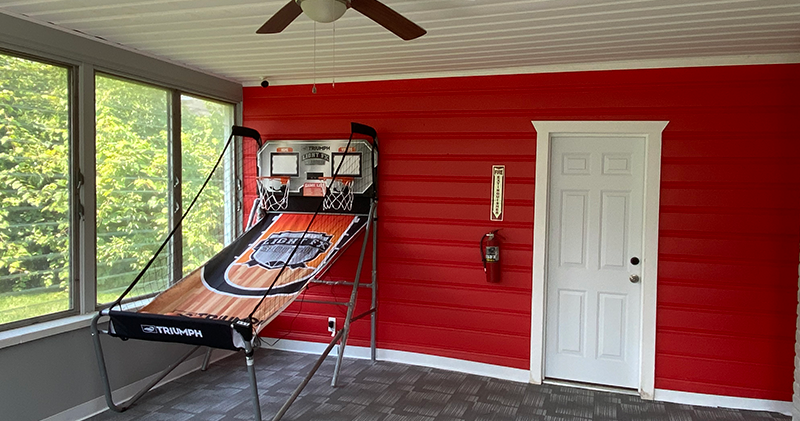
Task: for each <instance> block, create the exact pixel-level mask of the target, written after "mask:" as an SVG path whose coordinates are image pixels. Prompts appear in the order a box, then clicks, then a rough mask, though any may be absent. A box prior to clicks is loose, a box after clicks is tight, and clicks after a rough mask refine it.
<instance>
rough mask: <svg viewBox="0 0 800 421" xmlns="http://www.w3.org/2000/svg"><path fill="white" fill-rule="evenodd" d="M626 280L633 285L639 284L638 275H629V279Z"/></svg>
mask: <svg viewBox="0 0 800 421" xmlns="http://www.w3.org/2000/svg"><path fill="white" fill-rule="evenodd" d="M628 279H630V281H631V282H633V283H634V284H635V283H638V282H639V275H631V277H630V278H628Z"/></svg>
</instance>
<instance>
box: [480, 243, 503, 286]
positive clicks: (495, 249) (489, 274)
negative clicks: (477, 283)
mask: <svg viewBox="0 0 800 421" xmlns="http://www.w3.org/2000/svg"><path fill="white" fill-rule="evenodd" d="M497 231H500V230H494V231H491V232H487V233H486V234H483V237H481V260H482V261H483V271H484V272H485V273H486V282H489V283H497V282H500V236H499V235H497Z"/></svg>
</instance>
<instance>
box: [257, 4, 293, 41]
mask: <svg viewBox="0 0 800 421" xmlns="http://www.w3.org/2000/svg"><path fill="white" fill-rule="evenodd" d="M301 13H303V9H301V8H300V5H298V4H297V2H295V1H294V0H289V3H287V4H286V6H283V7H282V8H281V10H278V13H275V14H274V15H273V16H272V17H271V18H269V20H268V21H267V22H266V23H265V24H263V25H261V27H260V28H258V30H257V31H256V33H257V34H277V33H278V32H281V31H283V30H284V29H286V27H287V26H289V24H290V23H292V21H294V20H295V19H297V17H298V16H300V14H301Z"/></svg>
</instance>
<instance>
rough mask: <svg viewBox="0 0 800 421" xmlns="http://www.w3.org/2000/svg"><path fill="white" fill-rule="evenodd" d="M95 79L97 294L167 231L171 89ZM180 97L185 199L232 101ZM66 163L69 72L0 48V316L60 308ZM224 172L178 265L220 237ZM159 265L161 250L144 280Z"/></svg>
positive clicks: (191, 263)
mask: <svg viewBox="0 0 800 421" xmlns="http://www.w3.org/2000/svg"><path fill="white" fill-rule="evenodd" d="M96 85H97V86H96V110H97V111H96V133H97V135H96V170H97V176H96V180H95V181H96V183H97V202H96V203H97V283H98V302H101V303H102V302H108V301H111V300H113V299H115V298H116V297H117V296H118V295H119V293H120V292H121V290H122V289H124V288H125V287H127V286H128V285H129V284H130V283H131V281H132V280H133V279H134V277H135V276H136V274H137V273H138V272H139V271H140V270H141V269H142V268H143V267H144V265H145V264H146V262H147V261H148V260H149V259H150V258H151V256H152V255H153V253H154V252H155V250H156V249H157V248H158V246H159V245H160V244H161V242H162V241H163V239H164V238H165V236H166V235H167V233H168V232H169V212H170V209H169V205H168V204H169V196H168V188H169V181H168V179H169V177H168V162H169V156H168V133H169V108H168V104H169V101H168V99H169V92H168V91H166V90H164V89H159V88H155V87H152V86H148V85H143V84H138V83H132V82H129V81H125V80H121V79H116V78H113V77H106V76H98V77H97V78H96ZM182 103H183V104H182V105H183V111H182V114H183V118H182V130H183V136H182V137H183V141H182V148H183V154H182V160H183V168H182V171H183V178H184V185H183V196H184V197H183V199H182V203H183V204H184V207H185V206H188V204H189V202H190V201H191V199H192V198H193V197H194V195H195V194H196V192H197V190H198V189H199V188H200V186H201V185H202V182H203V181H204V180H205V177H206V176H207V174H208V172H209V171H210V170H211V168H212V167H213V164H214V163H215V162H216V159H217V157H218V155H219V153H220V152H221V149H222V147H223V146H224V141H225V139H226V138H225V133H224V131H225V129H226V128H227V127H230V124H231V121H232V119H231V113H232V107H231V106H228V105H223V104H217V103H213V102H209V101H202V100H198V99H194V98H189V97H185V100H184V101H182ZM69 162H70V148H69V94H68V71H67V70H66V69H65V68H61V67H57V66H50V65H45V64H42V63H38V62H34V61H30V60H23V59H19V58H15V57H11V56H6V55H3V54H0V244H2V247H0V324H2V323H6V322H9V321H13V320H20V319H24V318H28V317H33V316H37V315H40V314H47V313H51V312H54V311H60V310H65V309H67V308H69V294H68V289H69V274H70V270H69V268H70V267H69V264H70V261H69V256H70V243H69V241H70V203H69V201H70V197H69V176H68V175H69V172H70V164H69ZM229 166H230V162H229V163H228V167H229ZM223 175H224V168H221V170H220V171H219V172H218V174H217V176H215V178H214V180H213V181H212V183H211V184H210V185H209V186H208V187H207V188H206V192H205V193H204V194H203V196H202V197H201V200H200V201H199V202H198V204H197V205H196V208H195V210H193V211H192V215H190V216H189V218H188V219H187V221H185V223H184V227H183V237H184V267H185V268H186V269H193V268H194V267H196V266H198V265H199V264H201V263H202V262H203V261H205V260H206V259H208V258H209V257H211V256H212V255H213V254H214V253H216V252H218V251H219V250H220V249H221V248H222V246H223V244H224V242H225V239H224V235H223V234H222V233H223V232H224V226H225V224H226V223H229V221H226V217H225V215H224V213H225V201H226V193H225V184H224V179H223V178H224V177H223ZM167 251H169V248H168V249H167ZM167 268H168V256H167V255H166V253H165V254H164V255H163V256H159V259H158V260H157V262H156V264H155V265H154V268H153V269H152V270H151V271H148V272H152V273H151V274H150V276H149V278H150V279H149V280H151V281H155V282H156V283H157V284H158V285H159V286H160V287H163V286H164V285H165V284H166V282H167V280H168V277H169V271H168V269H167Z"/></svg>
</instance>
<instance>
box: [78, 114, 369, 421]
mask: <svg viewBox="0 0 800 421" xmlns="http://www.w3.org/2000/svg"><path fill="white" fill-rule="evenodd" d="M237 129H238V130H237ZM353 133H360V134H363V135H366V136H368V137H371V138H372V139H371V140H372V143H371V144H370V143H366V142H364V141H363V140H362V141H361V143H359V142H356V143H354V142H353V134H351V137H350V140H348V141H321V142H309V141H296V142H288V141H282V142H278V144H279V145H278V146H275V142H272V143H270V142H268V143H267V144H265V145H261V144H260V142H259V146H260V149H259V155H258V160H259V162H258V171H259V175H258V179H259V180H260V181H259V198H258V199H257V200H256V201H255V203H254V206H253V212H251V215H250V222H249V227H248V229H247V230H246V231H245V232H244V233H243V234H242V235H241V236H239V237H238V238H237V239H235V240H234V241H233V242H231V243H230V244H229V245H228V246H226V247H225V248H224V249H223V250H222V251H220V252H219V253H217V254H216V255H215V256H214V257H212V258H211V259H210V260H209V261H207V262H206V263H205V264H203V265H202V266H200V267H199V268H197V269H195V270H193V271H191V272H190V273H189V274H188V275H186V276H185V277H183V278H182V279H180V280H179V281H177V282H174V283H171V284H169V285H168V286H167V287H165V288H163V289H162V290H161V291H157V292H150V293H142V291H140V289H137V284H139V283H140V282H143V281H142V279H144V278H145V273H146V272H147V270H148V268H149V267H151V266H152V265H153V262H154V261H155V260H156V257H155V256H154V258H153V259H151V260H150V262H148V264H147V265H146V266H145V269H144V270H143V271H142V272H141V273H140V274H139V275H138V276H137V278H136V279H135V280H134V281H133V283H132V284H131V285H130V286H129V287H128V288H127V289H126V291H125V292H124V293H123V294H122V295H121V296H120V298H118V299H117V301H116V302H114V304H112V305H111V307H109V308H107V309H104V310H102V311H100V312H99V313H98V314H97V315H96V316H95V318H94V319H93V321H92V336H93V339H94V344H95V351H96V354H97V359H98V366H99V368H100V374H101V378H102V381H103V383H104V385H103V386H104V391H105V394H106V403H107V404H108V406H109V408H110V409H112V410H114V411H117V412H122V411H124V410H126V409H127V408H129V407H130V406H131V405H133V404H134V403H135V402H136V401H137V400H138V399H139V398H141V397H142V396H143V395H144V394H145V393H146V392H147V391H148V390H149V389H151V388H152V387H153V386H155V384H157V383H158V382H159V381H161V380H162V379H163V378H164V377H166V375H167V374H169V372H171V371H172V370H173V369H174V368H176V367H177V366H178V365H179V364H180V363H181V362H183V361H184V360H185V359H187V358H188V357H189V356H190V355H191V354H192V353H193V352H194V351H196V350H197V348H198V347H200V346H207V347H209V351H208V353H207V354H206V360H205V362H204V364H203V367H204V368H205V366H206V365H207V363H208V359H209V356H210V352H211V349H212V348H216V349H226V350H234V351H240V350H241V351H244V354H245V357H246V359H247V368H248V373H249V376H250V384H251V389H252V396H253V405H254V406H253V408H254V413H255V417H256V419H257V420H261V409H260V403H259V399H258V391H257V382H256V378H255V370H254V367H253V350H254V348H256V347H257V346H258V333H259V332H260V331H261V330H262V329H263V328H264V327H265V326H267V325H268V324H269V323H270V322H271V321H272V320H274V319H275V318H276V317H277V316H278V315H279V314H280V313H281V312H282V311H283V310H285V309H286V308H287V307H288V306H289V305H290V304H291V303H292V302H293V301H294V300H295V299H296V298H297V297H298V296H299V295H300V294H301V293H302V292H303V291H304V290H305V289H306V288H307V287H308V285H309V283H312V282H320V281H319V278H320V277H321V276H322V275H323V274H324V273H325V271H326V270H327V269H328V268H329V267H330V266H331V265H332V264H333V263H334V262H335V261H336V259H337V258H338V257H339V256H340V255H341V254H342V252H343V251H344V250H345V249H346V248H348V247H349V246H350V245H351V244H352V243H353V242H354V240H355V239H356V238H357V237H358V236H359V235H360V234H361V233H362V232H363V234H364V235H363V241H362V244H361V254H360V258H359V261H358V267H357V268H356V271H355V276H354V280H353V281H352V282H338V283H344V284H346V285H350V286H352V288H353V289H352V293H351V296H350V301H349V302H346V303H343V302H325V303H328V304H337V305H341V304H345V305H346V306H347V309H348V311H347V317H346V318H345V322H344V327H343V329H341V330H340V331H338V332H336V333H335V335H334V338H333V340H332V341H331V342H330V344H329V346H328V347H327V349H326V351H325V352H324V353H323V355H322V356H321V357H320V359H319V360H318V362H317V364H316V365H315V366H314V368H313V369H312V370H311V372H310V373H309V374H308V376H307V377H306V379H305V380H304V381H303V383H301V384H300V386H298V388H297V389H296V390H295V393H293V394H292V396H291V397H290V399H289V400H288V401H287V402H286V404H284V406H283V408H281V410H280V411H279V412H278V414H276V415H275V417H274V418H273V419H274V420H278V419H280V418H281V417H282V416H283V414H285V412H286V411H287V410H288V408H289V406H290V405H291V404H292V402H293V401H294V400H295V399H296V398H297V397H298V396H299V394H300V392H301V391H302V390H303V388H304V387H305V385H306V384H307V383H308V381H309V380H310V379H311V377H312V376H313V375H314V373H315V372H316V370H317V369H318V368H319V366H320V365H321V363H322V361H323V360H324V358H325V357H327V355H328V354H329V353H330V351H331V350H332V349H333V346H334V345H335V344H336V343H337V342H338V343H340V351H339V355H338V359H337V362H336V366H335V368H334V375H333V382H332V385H334V386H335V385H336V382H337V379H338V373H339V370H340V366H341V362H342V355H343V353H344V347H345V346H346V342H347V337H348V334H349V330H350V324H351V323H352V322H353V321H355V320H358V319H360V318H362V317H365V316H368V315H369V316H371V319H372V329H371V332H372V336H373V337H372V339H371V348H372V356H373V360H374V357H375V351H374V350H375V341H374V332H375V309H376V303H375V299H376V295H375V287H376V280H375V271H374V270H373V278H372V282H371V284H369V285H366V286H368V287H370V288H372V297H373V301H372V306H371V308H370V310H369V311H367V312H365V313H363V314H361V315H354V313H353V311H354V309H355V304H356V299H357V295H358V289H359V287H363V286H365V285H360V284H359V278H360V275H361V269H362V267H363V262H364V257H365V255H366V251H367V247H366V245H367V242H368V240H369V239H370V234H372V241H373V250H372V252H373V256H372V257H373V265H374V262H375V251H376V250H375V240H376V231H375V229H374V228H375V227H374V224H375V212H376V205H377V198H376V194H375V191H376V189H375V186H374V178H375V176H376V165H375V162H376V152H377V151H376V149H377V143H376V136H375V132H374V130H373V129H371V128H369V127H367V126H361V125H357V124H355V123H354V124H353ZM242 134H243V135H244V136H249V137H253V138H254V139H256V137H257V136H258V133H257V132H255V131H250V129H245V128H237V127H234V130H233V133H232V135H231V138H230V139H229V140H228V144H230V141H231V139H232V138H233V136H234V135H242ZM257 141H258V139H257ZM287 142H288V143H287ZM341 142H345V143H344V144H343V146H337V145H338V144H339V143H341ZM287 144H288V145H292V146H286V145H287ZM354 144H361V145H362V146H363V145H366V148H359V147H356V146H353V145H354ZM373 145H374V148H373ZM324 147H325V148H328V149H324ZM226 148H227V146H226ZM293 148H297V149H298V150H302V149H303V148H307V149H309V148H310V150H313V154H312V155H306V156H307V157H311V159H309V161H311V162H307V163H305V164H304V163H303V162H302V161H301V155H300V153H296V154H295V153H294V152H291V154H293V155H291V156H294V157H296V159H297V161H296V162H289V161H287V157H289V155H288V154H287V152H286V151H287V150H292V151H293V150H294V149H293ZM325 150H328V151H330V152H329V154H330V155H328V156H327V159H326V157H325V156H324V153H325V152H324V151H325ZM223 153H224V151H223ZM366 153H368V154H369V156H368V157H365V154H366ZM337 154H338V155H339V156H338V158H337ZM351 154H352V155H353V156H355V157H356V158H354V159H353V158H350V157H349V155H351ZM367 158H368V159H367ZM290 159H294V158H291V157H290ZM312 160H313V161H312ZM218 163H219V161H218ZM363 163H366V164H367V165H362V164H363ZM320 165H328V167H321V166H320ZM348 165H349V166H350V168H349V169H348ZM353 166H357V167H358V168H357V170H358V171H356V170H355V169H353ZM343 167H344V171H345V172H347V173H348V174H349V175H348V176H347V177H343V178H344V179H345V181H344V182H342V181H339V182H338V183H337V177H339V175H338V174H339V173H340V172H341V171H342V168H343ZM365 167H366V168H365ZM215 168H216V167H215ZM326 168H327V169H328V171H329V174H325V173H326V171H325V169H326ZM276 170H277V171H276ZM281 171H284V172H286V171H291V172H292V174H291V175H286V174H280V172H281ZM276 172H278V173H279V174H277V175H276V174H275V173H276ZM212 173H213V171H212ZM308 174H311V175H312V177H313V178H311V179H308V178H304V177H308ZM209 178H210V175H209ZM357 179H358V180H357ZM320 180H323V181H320ZM325 180H327V181H325ZM355 186H358V187H357V188H354V187H355ZM304 190H305V191H304ZM201 191H202V190H201ZM198 196H199V193H198ZM292 199H296V200H292ZM195 200H196V198H195ZM293 202H294V203H293ZM192 204H194V202H193V203H192ZM191 207H192V206H191V205H190V206H189V209H188V210H187V211H186V214H184V216H183V218H185V217H186V215H187V214H189V213H190V212H191ZM364 211H366V212H364ZM183 218H182V219H181V220H183ZM172 234H174V232H173V233H171V234H170V235H169V236H168V237H167V239H166V240H165V242H164V244H162V248H161V249H160V250H159V252H161V251H162V249H163V248H164V247H165V246H166V245H167V244H168V242H169V240H170V238H171V237H172ZM159 252H157V253H156V255H158V253H159ZM373 268H374V266H373ZM106 318H107V319H108V329H107V330H102V329H100V328H99V321H100V320H101V319H102V320H104V321H105V320H106ZM101 333H102V334H107V335H110V336H113V337H117V338H122V339H139V340H146V341H158V342H177V343H184V344H190V345H195V347H194V348H192V349H191V350H190V351H189V352H187V353H186V354H185V355H184V356H183V357H182V358H181V359H179V360H178V361H177V362H175V363H174V364H172V365H170V366H169V367H167V369H165V370H164V371H163V372H162V373H161V375H159V376H157V378H155V379H153V381H151V383H150V384H148V385H146V386H145V388H143V389H142V390H141V391H140V392H139V393H137V394H136V395H135V396H134V397H132V398H131V399H130V400H128V401H127V402H125V403H124V404H117V403H115V402H114V401H113V399H112V396H111V388H110V382H109V378H108V373H107V370H106V367H105V357H104V355H103V349H102V346H101V343H100V339H99V336H100V334H101Z"/></svg>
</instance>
